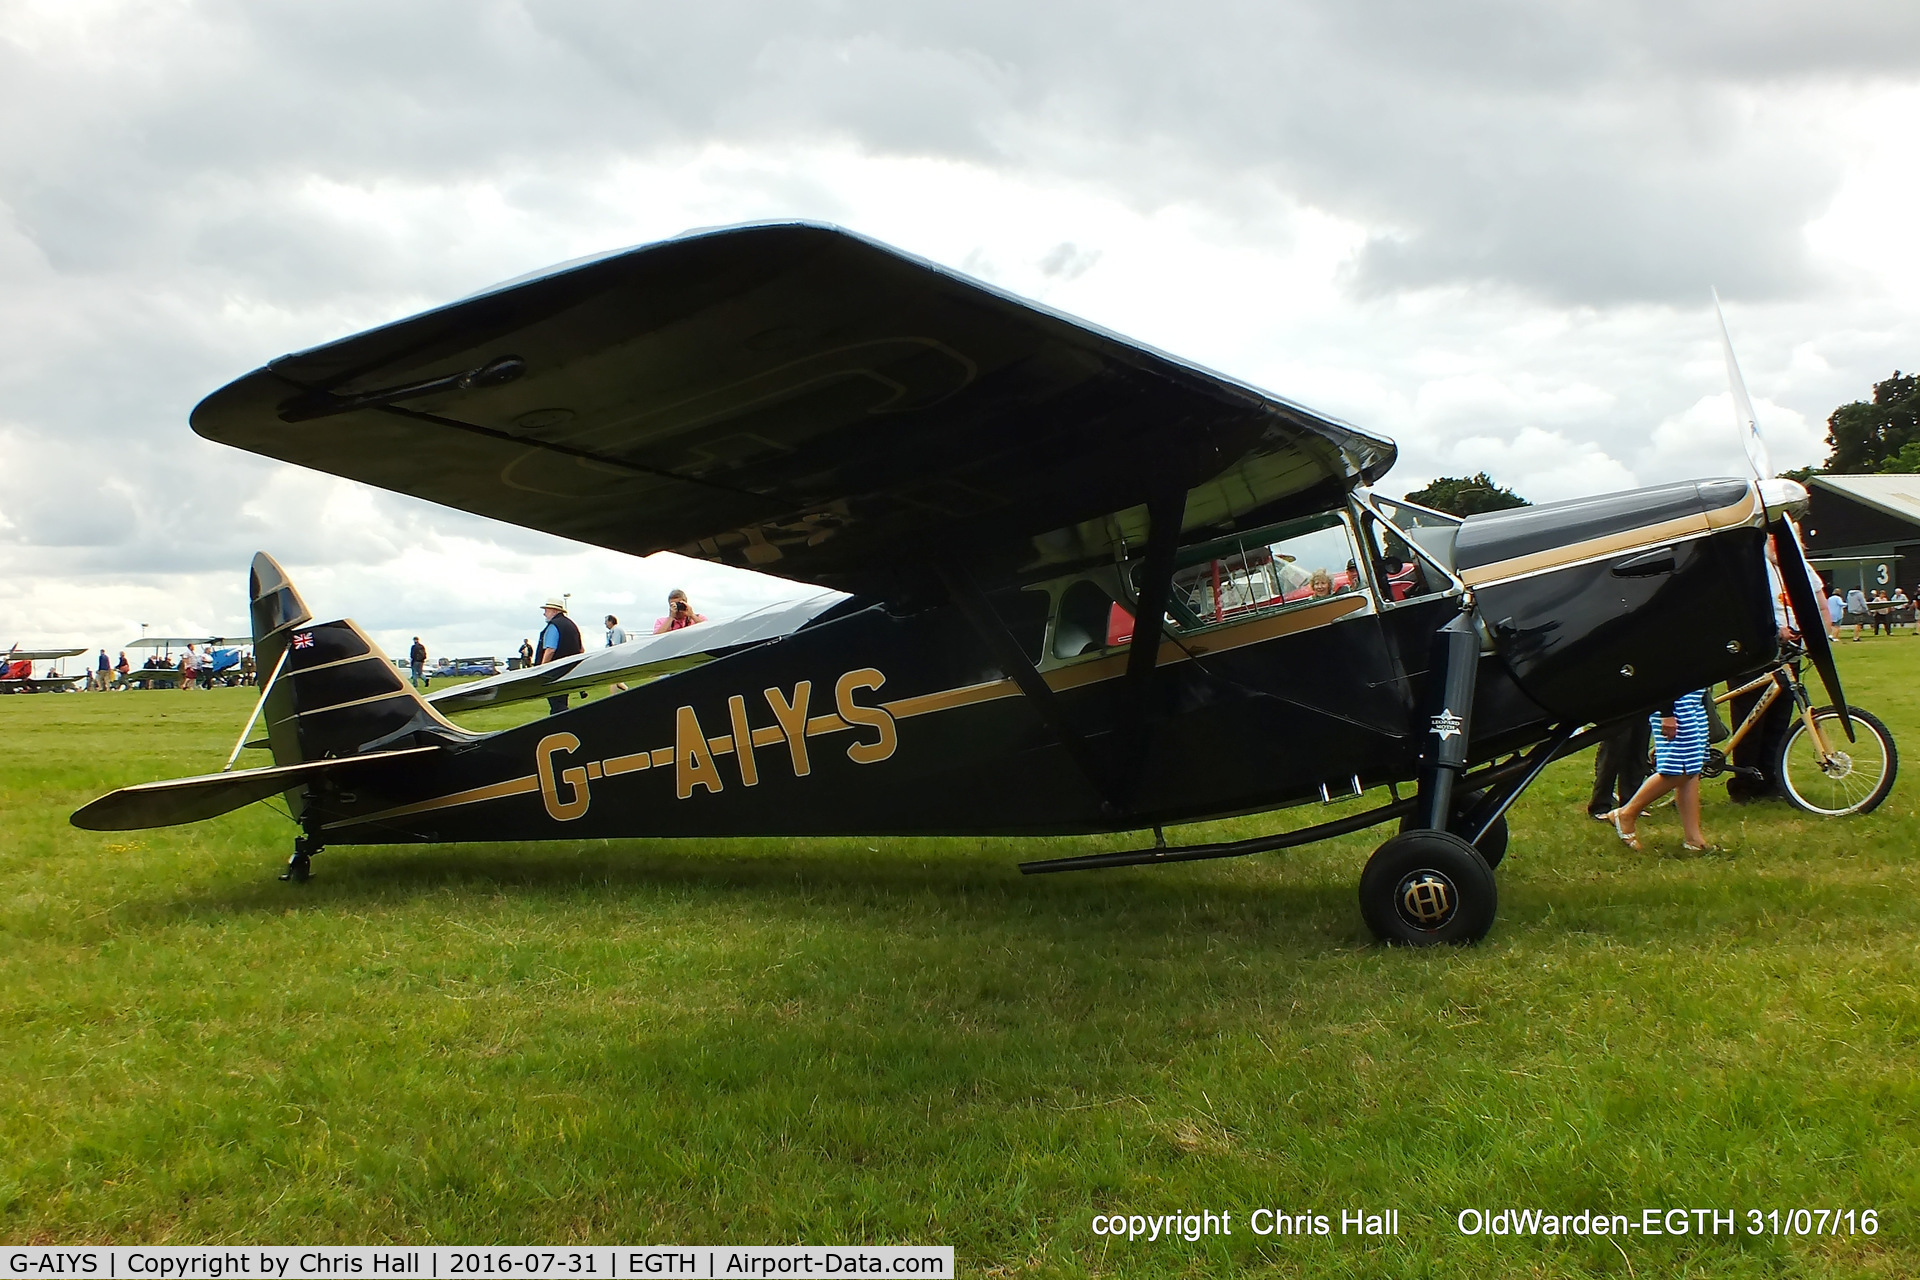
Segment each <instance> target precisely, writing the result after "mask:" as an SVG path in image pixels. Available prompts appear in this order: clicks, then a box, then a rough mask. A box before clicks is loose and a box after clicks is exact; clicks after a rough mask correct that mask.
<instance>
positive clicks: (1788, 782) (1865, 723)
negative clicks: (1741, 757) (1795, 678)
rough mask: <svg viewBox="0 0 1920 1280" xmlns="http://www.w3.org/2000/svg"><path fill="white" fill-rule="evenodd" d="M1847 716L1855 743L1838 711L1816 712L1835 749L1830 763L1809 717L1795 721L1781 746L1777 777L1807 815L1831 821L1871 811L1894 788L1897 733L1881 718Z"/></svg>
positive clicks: (1897, 766)
mask: <svg viewBox="0 0 1920 1280" xmlns="http://www.w3.org/2000/svg"><path fill="white" fill-rule="evenodd" d="M1848 714H1849V715H1850V716H1851V717H1852V719H1853V732H1854V740H1853V741H1852V742H1848V741H1847V733H1846V730H1844V729H1842V728H1841V727H1840V713H1839V712H1837V711H1835V710H1834V709H1833V708H1832V707H1820V708H1818V709H1817V710H1815V711H1814V713H1813V718H1814V719H1815V720H1816V721H1818V722H1819V725H1820V733H1821V735H1822V736H1823V737H1825V738H1826V740H1827V745H1828V746H1829V747H1831V748H1832V749H1833V755H1832V756H1830V757H1829V758H1828V759H1826V760H1822V759H1820V752H1819V749H1818V748H1817V747H1816V746H1815V745H1814V741H1813V735H1812V734H1810V733H1808V732H1807V721H1806V718H1805V717H1804V716H1801V717H1797V718H1795V720H1794V722H1793V728H1791V729H1789V730H1788V731H1787V736H1786V738H1785V740H1784V741H1782V742H1781V744H1780V756H1779V759H1778V760H1777V761H1776V762H1775V765H1774V771H1773V774H1774V777H1776V778H1778V779H1779V780H1780V789H1781V790H1782V791H1783V792H1785V793H1786V797H1787V799H1788V800H1789V801H1790V802H1792V803H1793V804H1794V805H1795V806H1796V807H1798V808H1801V809H1805V810H1806V811H1807V812H1808V813H1817V814H1820V815H1821V816H1822V817H1827V818H1837V817H1840V816H1842V815H1844V814H1849V813H1872V812H1873V811H1874V810H1875V809H1876V808H1878V807H1879V805H1880V802H1881V801H1882V800H1885V799H1886V798H1887V793H1888V792H1889V791H1892V790H1893V779H1894V776H1895V775H1896V774H1898V773H1899V772H1900V752H1899V750H1898V749H1897V748H1896V747H1895V746H1894V745H1893V734H1892V733H1890V732H1888V730H1887V726H1885V725H1884V724H1881V723H1880V719H1879V717H1877V716H1874V715H1870V714H1868V713H1867V712H1865V711H1860V710H1858V709H1853V708H1850V709H1849V710H1848Z"/></svg>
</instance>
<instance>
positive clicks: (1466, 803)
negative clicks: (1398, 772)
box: [1400, 790, 1507, 867]
mask: <svg viewBox="0 0 1920 1280" xmlns="http://www.w3.org/2000/svg"><path fill="white" fill-rule="evenodd" d="M1486 795H1487V793H1486V792H1485V791H1484V790H1482V791H1469V792H1467V794H1465V795H1463V796H1455V797H1454V798H1453V821H1452V822H1449V823H1448V824H1447V830H1449V831H1451V832H1453V834H1454V835H1457V836H1459V837H1460V838H1461V839H1462V840H1465V839H1466V838H1467V815H1468V814H1470V813H1472V812H1473V810H1474V807H1475V806H1476V805H1478V804H1479V803H1480V802H1481V801H1482V800H1484V799H1485V798H1486ZM1414 821H1415V820H1414V819H1413V818H1402V819H1401V820H1400V830H1401V832H1402V833H1405V832H1408V831H1418V830H1420V828H1418V827H1416V826H1414V825H1413V823H1414ZM1473 847H1474V848H1476V849H1478V850H1479V851H1480V856H1481V857H1482V858H1485V859H1486V860H1487V865H1488V866H1489V867H1497V866H1499V865H1500V859H1502V858H1504V857H1506V856H1507V815H1506V814H1504V813H1503V814H1501V815H1500V816H1499V817H1498V818H1495V819H1494V820H1493V825H1492V826H1490V827H1488V828H1487V831H1486V834H1485V835H1483V836H1481V837H1480V838H1479V839H1478V840H1475V841H1474V842H1473Z"/></svg>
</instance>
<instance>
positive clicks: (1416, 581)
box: [1361, 512, 1449, 604]
mask: <svg viewBox="0 0 1920 1280" xmlns="http://www.w3.org/2000/svg"><path fill="white" fill-rule="evenodd" d="M1361 523H1362V527H1364V528H1365V530H1366V542H1367V552H1368V554H1369V555H1371V556H1372V557H1373V562H1374V564H1375V565H1377V566H1378V573H1379V578H1380V594H1381V596H1382V597H1383V600H1384V602H1385V603H1388V604H1397V603H1398V602H1400V601H1402V600H1412V599H1415V598H1417V597H1419V596H1430V595H1433V594H1435V593H1436V592H1441V591H1445V590H1447V588H1448V585H1449V584H1448V583H1447V581H1446V580H1445V579H1444V578H1443V577H1442V576H1441V575H1440V574H1437V573H1435V572H1434V571H1433V569H1432V568H1431V567H1429V566H1428V565H1427V564H1426V562H1425V561H1423V560H1422V559H1421V558H1420V557H1419V556H1417V555H1415V554H1414V552H1413V548H1412V547H1410V546H1408V545H1407V538H1408V537H1417V536H1419V535H1417V534H1414V533H1412V532H1411V531H1412V530H1414V529H1426V528H1430V527H1438V526H1439V522H1437V521H1436V522H1434V524H1433V525H1428V524H1426V523H1424V522H1422V523H1411V524H1409V525H1408V526H1406V529H1407V532H1404V533H1403V532H1402V530H1401V529H1399V528H1396V527H1395V526H1393V525H1390V524H1388V523H1387V522H1386V521H1384V520H1381V519H1379V518H1378V517H1377V516H1375V515H1374V514H1373V513H1372V512H1368V513H1366V515H1365V517H1364V518H1363V520H1362V522H1361Z"/></svg>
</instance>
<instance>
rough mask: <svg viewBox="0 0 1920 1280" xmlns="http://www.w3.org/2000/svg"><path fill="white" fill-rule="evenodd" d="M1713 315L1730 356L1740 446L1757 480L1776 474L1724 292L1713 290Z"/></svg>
mask: <svg viewBox="0 0 1920 1280" xmlns="http://www.w3.org/2000/svg"><path fill="white" fill-rule="evenodd" d="M1713 314H1714V315H1716V316H1718V317H1719V319H1720V349H1721V350H1722V351H1723V352H1725V353H1726V357H1727V385H1728V386H1729V387H1731V388H1732V389H1733V416H1734V417H1735V418H1736V419H1738V420H1739V423H1740V443H1741V445H1742V446H1743V447H1744V448H1745V449H1746V451H1747V466H1748V467H1750V468H1751V469H1752V470H1753V478H1754V480H1756V481H1760V480H1765V479H1766V478H1767V477H1768V476H1771V475H1772V474H1773V463H1772V460H1771V459H1770V457H1769V456H1768V453H1767V441H1766V438H1765V437H1764V436H1762V435H1761V434H1760V422H1759V419H1757V418H1756V417H1754V413H1753V398H1752V397H1751V396H1749V395H1748V394H1747V380H1746V379H1745V378H1743V377H1741V376H1740V362H1739V361H1738V360H1735V359H1734V358H1733V335H1732V334H1730V333H1728V332H1727V317H1726V313H1725V312H1723V311H1721V310H1720V291H1719V290H1718V289H1715V290H1714V291H1713Z"/></svg>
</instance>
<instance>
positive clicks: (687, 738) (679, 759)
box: [673, 707, 751, 800]
mask: <svg viewBox="0 0 1920 1280" xmlns="http://www.w3.org/2000/svg"><path fill="white" fill-rule="evenodd" d="M749 750H751V747H749ZM697 786H698V787H705V788H706V789H707V790H709V791H712V792H715V793H718V792H719V791H721V790H723V789H724V787H725V784H724V783H722V782H721V781H720V770H719V769H718V768H717V767H716V766H715V765H714V763H713V749H712V748H711V747H709V746H708V745H707V735H706V734H705V733H704V732H702V731H701V729H700V717H699V716H696V715H695V714H694V713H693V708H692V707H681V708H680V710H679V711H678V712H676V713H675V715H674V718H673V791H674V794H675V795H676V796H678V797H679V798H680V799H682V800H685V799H688V798H689V797H691V796H692V795H693V789H694V788H695V787H697Z"/></svg>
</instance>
